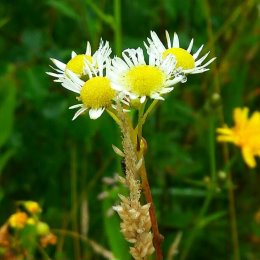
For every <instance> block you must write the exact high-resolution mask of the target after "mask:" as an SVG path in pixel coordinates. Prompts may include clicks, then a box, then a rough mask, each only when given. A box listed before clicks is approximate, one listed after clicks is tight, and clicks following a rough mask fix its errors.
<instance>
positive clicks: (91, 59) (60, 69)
mask: <svg viewBox="0 0 260 260" xmlns="http://www.w3.org/2000/svg"><path fill="white" fill-rule="evenodd" d="M110 54H111V49H110V47H109V43H108V42H106V43H105V44H104V42H103V41H102V40H101V41H100V45H99V48H98V50H97V51H96V52H95V53H94V54H93V55H92V54H91V46H90V43H89V42H88V43H87V48H86V52H85V54H76V53H75V52H74V51H72V53H71V59H70V60H69V61H68V62H67V63H63V62H61V61H59V60H56V59H51V60H52V62H53V63H54V64H55V66H56V68H53V67H52V68H53V69H54V70H55V73H53V72H47V74H48V75H50V76H53V77H55V78H58V79H57V80H55V81H57V82H59V81H60V79H61V78H64V77H66V75H68V73H69V71H70V72H73V73H74V74H75V75H77V76H78V77H80V78H82V79H84V78H88V70H87V67H86V64H87V63H91V64H92V65H93V66H94V67H95V66H96V64H95V61H96V60H97V58H98V57H97V56H103V58H104V59H107V58H108V57H109V55H110Z"/></svg>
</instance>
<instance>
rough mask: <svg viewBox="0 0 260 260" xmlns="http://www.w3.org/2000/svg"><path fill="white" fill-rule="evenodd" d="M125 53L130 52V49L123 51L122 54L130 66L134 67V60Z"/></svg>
mask: <svg viewBox="0 0 260 260" xmlns="http://www.w3.org/2000/svg"><path fill="white" fill-rule="evenodd" d="M125 53H128V51H127V50H125V51H123V53H122V56H123V58H124V60H125V62H126V63H127V65H128V66H129V67H132V66H133V65H134V64H133V63H132V61H131V60H130V59H129V58H128V57H127V55H126V54H125Z"/></svg>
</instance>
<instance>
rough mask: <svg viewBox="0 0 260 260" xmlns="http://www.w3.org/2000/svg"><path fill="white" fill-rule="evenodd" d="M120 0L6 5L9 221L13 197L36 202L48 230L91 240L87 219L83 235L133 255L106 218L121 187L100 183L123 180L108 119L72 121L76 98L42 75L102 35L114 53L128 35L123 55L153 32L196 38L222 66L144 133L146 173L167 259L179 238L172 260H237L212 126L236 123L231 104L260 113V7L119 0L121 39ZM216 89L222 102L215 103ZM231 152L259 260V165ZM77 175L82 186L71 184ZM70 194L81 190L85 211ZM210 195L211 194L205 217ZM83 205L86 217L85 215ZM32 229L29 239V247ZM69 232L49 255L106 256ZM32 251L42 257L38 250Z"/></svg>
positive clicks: (0, 207) (157, 115) (241, 224)
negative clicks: (256, 216)
mask: <svg viewBox="0 0 260 260" xmlns="http://www.w3.org/2000/svg"><path fill="white" fill-rule="evenodd" d="M114 2H115V1H108V0H99V1H90V0H88V1H87V0H86V1H84V0H80V1H71V0H50V1H33V0H25V1H7V0H4V1H1V3H0V16H1V18H0V33H1V37H0V50H1V55H2V56H1V60H0V68H1V73H0V100H1V103H0V212H1V214H0V223H1V224H3V223H4V222H5V221H6V219H7V217H8V216H9V215H10V213H11V212H13V208H14V204H15V201H18V200H27V199H28V200H36V201H39V203H40V204H41V205H42V206H43V208H44V213H43V216H42V218H43V219H44V221H46V222H47V223H49V224H50V226H51V227H55V229H56V230H59V231H61V230H69V231H72V232H74V233H77V234H83V233H84V232H83V228H82V227H81V223H82V219H83V218H87V219H88V224H87V233H86V234H85V235H84V236H87V237H88V238H90V239H92V240H93V241H95V242H97V243H98V244H100V245H102V246H103V247H105V248H106V249H107V250H110V251H111V252H112V253H113V255H114V256H115V257H117V258H118V259H119V260H127V259H128V258H127V257H128V253H127V251H128V246H129V244H127V243H126V242H125V241H124V240H123V238H122V236H121V234H120V233H119V218H117V216H116V215H113V216H112V217H108V216H107V212H108V210H109V208H111V206H113V205H115V204H116V202H117V196H116V194H117V192H120V191H121V190H120V191H119V190H118V187H117V186H116V185H115V187H114V186H113V185H112V188H111V187H109V188H108V187H107V185H104V184H103V185H102V184H101V183H102V177H104V176H106V177H111V176H113V175H114V173H115V172H121V169H120V163H119V159H118V158H116V155H115V154H114V153H113V150H112V148H111V145H112V144H114V145H116V146H118V147H120V142H121V138H120V132H119V130H118V128H117V126H116V125H115V124H114V123H113V122H112V120H111V118H110V117H109V116H108V115H104V116H102V118H100V119H99V120H96V121H92V120H90V119H89V118H88V117H87V116H81V117H79V118H78V119H77V120H76V121H73V122H72V121H71V118H72V117H73V111H71V110H68V107H69V106H70V105H73V104H75V103H76V102H77V101H76V99H75V95H74V94H73V93H71V92H69V91H67V90H66V89H64V88H62V87H61V86H60V85H59V84H57V83H53V79H52V78H50V77H49V76H48V75H46V74H45V72H46V71H51V68H49V67H48V65H49V64H50V60H49V58H50V57H54V58H57V59H60V60H62V61H64V62H65V63H66V62H67V61H68V60H69V58H70V54H71V51H72V50H75V51H76V52H77V53H83V52H84V51H85V48H86V42H87V41H90V42H91V45H92V47H93V50H95V49H96V47H97V44H98V41H99V39H100V37H102V38H103V39H104V40H109V41H110V42H111V45H112V46H113V47H116V48H114V50H115V49H119V48H120V41H118V38H120V37H121V36H122V37H121V39H122V46H123V48H129V47H131V48H132V47H138V46H143V41H144V40H146V37H148V36H149V32H150V30H155V31H156V32H157V33H158V35H160V37H161V38H162V39H164V40H165V38H164V31H165V29H167V30H168V31H169V33H170V34H171V35H173V32H175V31H176V32H177V33H178V35H179V36H180V42H181V45H182V46H184V48H186V47H187V46H188V44H189V41H190V39H191V38H194V48H193V51H195V50H197V49H198V48H199V47H200V45H201V44H203V43H205V44H206V46H205V48H204V49H203V51H204V52H205V53H206V51H207V50H210V51H211V53H210V57H213V56H217V60H216V62H215V64H212V65H211V66H210V69H211V70H210V71H209V72H206V73H204V74H198V75H192V76H189V77H188V82H187V84H186V86H183V85H181V84H180V85H178V86H176V88H175V90H174V91H173V92H172V93H171V94H170V95H169V96H168V97H167V98H166V100H165V101H164V102H161V103H160V104H159V105H158V107H157V108H156V109H155V111H153V113H152V115H151V116H150V117H149V118H148V119H147V122H146V125H145V127H144V136H145V137H146V140H147V143H148V150H147V154H146V165H147V169H148V174H149V181H150V182H151V187H152V192H153V195H154V200H155V208H156V213H157V215H158V220H159V227H160V232H161V233H162V234H163V235H164V237H165V241H164V244H163V250H164V255H165V256H167V253H168V252H169V248H170V246H171V244H172V243H173V240H174V238H175V236H176V234H177V233H178V232H179V231H182V232H183V236H182V239H181V241H180V245H179V250H178V251H179V252H180V253H179V254H178V255H176V256H174V259H176V260H178V259H181V257H183V255H182V254H183V252H186V251H187V257H186V258H185V259H189V260H197V259H200V260H204V259H211V260H219V259H232V257H233V256H232V244H231V239H230V235H229V233H228V232H229V229H230V224H229V216H228V213H227V212H228V199H227V187H229V185H231V184H230V183H229V182H228V180H227V178H225V177H224V178H222V177H221V176H220V175H219V174H218V173H219V172H220V171H222V170H225V167H227V166H226V165H225V162H224V159H223V149H222V147H221V146H220V145H219V144H216V143H215V132H214V129H215V128H216V127H219V126H221V124H222V123H221V115H224V120H225V122H226V123H228V124H229V125H231V122H232V110H233V108H234V107H237V106H248V107H250V110H252V111H253V110H257V109H258V110H259V102H260V95H259V93H260V92H259V80H258V78H259V75H258V74H259V59H258V58H257V52H258V51H259V45H258V41H259V38H258V37H259V36H258V34H257V33H258V30H259V29H258V27H259V21H257V19H259V17H258V16H259V14H258V8H257V1H254V0H249V1H242V0H241V1H234V0H228V1H223V0H221V1H211V2H210V1H207V0H195V1H174V0H164V1H150V0H149V1H148V0H143V1H121V22H122V25H121V26H122V35H121V32H120V30H118V29H117V27H116V25H115V24H116V23H115V22H117V21H118V20H117V18H116V17H115V7H114ZM223 6H224V7H225V8H223ZM113 54H115V51H114V53H113ZM218 92H219V93H220V100H219V101H217V102H215V101H214V100H213V96H214V94H215V93H218ZM222 112H223V113H222ZM73 147H74V148H73ZM229 148H230V149H229V154H230V160H231V161H232V166H231V167H230V169H231V171H232V172H233V178H234V184H235V187H236V190H235V191H236V208H237V216H238V233H239V240H240V251H241V259H243V260H244V259H245V260H258V259H259V258H260V254H259V239H260V238H259V237H260V235H259V234H260V232H259V223H257V222H256V220H255V219H254V217H253V216H254V214H255V213H256V212H257V211H258V210H259V197H260V193H259V181H260V176H259V164H260V162H259V160H258V168H256V169H254V170H249V169H248V168H246V166H245V164H244V163H243V160H242V157H241V155H240V152H238V151H237V150H236V148H234V147H231V146H229ZM72 149H75V153H76V159H75V158H74V159H73V158H72V157H73V156H72V153H71V150H72ZM214 160H215V161H214ZM73 167H75V168H73ZM72 168H73V169H74V170H75V172H76V177H77V178H72ZM214 174H215V180H213V179H212V176H213V175H214ZM74 177H75V176H74ZM72 180H73V181H74V182H75V183H74V185H71V181H72ZM71 187H74V188H75V187H76V189H75V190H74V192H75V194H76V203H75V201H74V202H73V200H72V199H71V198H72V194H71V193H72V190H71ZM113 188H114V190H113ZM111 190H112V191H111ZM211 190H213V191H214V192H212V194H210V196H211V195H212V198H211V200H210V202H209V205H208V207H207V210H206V212H202V208H203V205H204V203H205V201H206V198H207V196H208V194H209V191H211ZM103 191H108V193H109V196H108V197H107V198H104V199H103V200H101V201H100V200H98V199H97V197H98V196H99V195H100V193H102V192H103ZM85 200H87V203H88V210H87V211H86V210H85V211H83V204H84V203H85ZM75 212H76V213H75ZM201 212H202V213H203V214H201ZM83 213H84V214H83ZM73 223H74V224H75V223H77V225H74V224H73ZM198 223H199V228H198ZM194 230H195V233H196V236H194V240H193V241H192V246H190V248H189V246H188V245H189V241H190V237H191V234H195V233H194ZM26 232H27V231H26ZM30 232H33V231H31V230H28V233H26V234H25V236H27V238H28V239H27V240H26V241H27V243H28V244H30V239H31V238H30V237H31V235H33V234H32V233H30ZM57 233H58V232H57ZM61 234H63V233H59V238H58V244H57V247H55V248H52V249H50V250H47V251H46V253H47V254H49V255H50V257H51V258H52V259H55V260H57V259H62V260H65V259H75V260H79V259H82V260H89V259H104V257H102V256H101V255H102V254H100V253H97V252H96V251H95V249H94V248H93V247H92V246H91V245H90V244H86V243H84V241H83V240H80V239H76V238H75V237H69V236H68V235H66V234H63V235H61ZM226 244H227V246H226ZM31 246H32V249H31V250H32V251H33V250H34V246H35V245H31ZM0 250H1V249H0ZM77 250H78V251H79V252H78V251H77ZM78 255H80V257H77V256H78ZM54 256H55V257H54ZM58 256H60V258H59V257H58ZM44 257H45V258H46V259H47V257H46V256H44V255H41V256H37V257H36V258H35V259H43V258H44ZM129 259H130V258H129ZM165 259H167V258H165ZM171 259H172V258H171ZM167 260H168V259H167ZM169 260H170V258H169ZM182 260H184V258H183V259H182Z"/></svg>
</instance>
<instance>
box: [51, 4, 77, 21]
mask: <svg viewBox="0 0 260 260" xmlns="http://www.w3.org/2000/svg"><path fill="white" fill-rule="evenodd" d="M47 5H49V6H51V7H54V8H55V9H56V10H57V11H59V12H60V13H61V14H63V15H65V16H67V17H70V18H72V19H74V20H78V14H77V13H76V12H75V11H74V10H73V9H72V7H71V5H69V4H67V3H66V2H65V1H59V0H50V1H48V2H47Z"/></svg>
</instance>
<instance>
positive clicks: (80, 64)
mask: <svg viewBox="0 0 260 260" xmlns="http://www.w3.org/2000/svg"><path fill="white" fill-rule="evenodd" d="M84 59H87V60H88V61H89V62H92V57H91V56H89V55H86V54H79V55H76V56H75V57H74V58H72V59H71V60H70V61H69V62H68V63H67V65H66V69H69V70H71V71H72V72H74V73H75V74H78V75H80V76H82V74H83V68H84Z"/></svg>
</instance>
